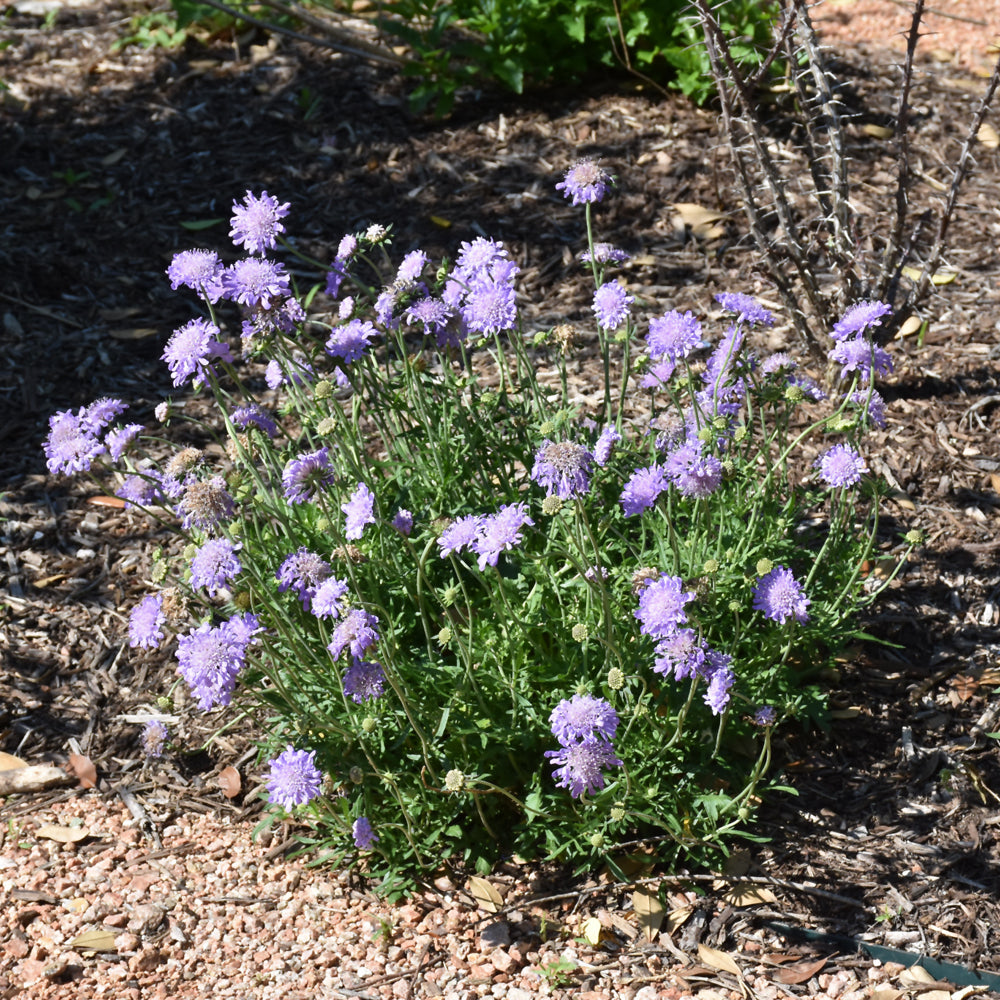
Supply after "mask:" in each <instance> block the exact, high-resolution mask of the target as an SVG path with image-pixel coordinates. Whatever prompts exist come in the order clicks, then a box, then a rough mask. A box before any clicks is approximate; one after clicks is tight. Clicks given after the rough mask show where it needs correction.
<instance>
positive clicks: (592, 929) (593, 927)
mask: <svg viewBox="0 0 1000 1000" xmlns="http://www.w3.org/2000/svg"><path fill="white" fill-rule="evenodd" d="M581 933H582V934H583V936H584V938H586V940H587V942H588V944H591V945H593V947H595V948H596V947H597V946H598V945H599V944H600V943H601V935H602V934H603V933H604V927H603V926H602V924H601V922H600V920H598V919H597V917H589V918H588V919H587V920H584V922H583V927H582V928H581Z"/></svg>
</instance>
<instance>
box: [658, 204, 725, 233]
mask: <svg viewBox="0 0 1000 1000" xmlns="http://www.w3.org/2000/svg"><path fill="white" fill-rule="evenodd" d="M671 207H672V208H673V209H674V211H675V212H677V214H678V215H679V216H680V219H681V222H683V223H684V225H685V226H690V228H691V232H692V233H693V234H694V235H695V236H697V237H698V238H699V239H703V240H713V239H717V238H718V237H720V236H722V235H723V234H724V233H725V229H723V228H722V226H718V225H716V224H715V223H717V222H718V221H719V220H720V219H724V218H725V217H726V216H725V213H724V212H716V211H714V210H713V209H711V208H705V206H704V205H698V204H696V203H695V202H691V201H677V202H674V203H673V205H672V206H671Z"/></svg>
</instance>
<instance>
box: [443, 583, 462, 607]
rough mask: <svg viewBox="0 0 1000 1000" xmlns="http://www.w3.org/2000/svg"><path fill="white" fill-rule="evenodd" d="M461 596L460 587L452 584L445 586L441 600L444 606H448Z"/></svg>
mask: <svg viewBox="0 0 1000 1000" xmlns="http://www.w3.org/2000/svg"><path fill="white" fill-rule="evenodd" d="M461 596H462V588H461V587H456V586H455V585H454V584H452V585H451V586H450V587H448V588H446V589H445V591H444V593H443V594H442V595H441V601H442V603H443V604H444V606H445V607H446V608H450V607H451V606H452V605H453V604H454V603H455V602H456V601H457V600H458V599H459V598H460V597H461Z"/></svg>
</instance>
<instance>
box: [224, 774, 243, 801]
mask: <svg viewBox="0 0 1000 1000" xmlns="http://www.w3.org/2000/svg"><path fill="white" fill-rule="evenodd" d="M219 787H220V788H221V789H222V794H223V795H225V797H226V798H227V799H234V798H236V796H237V795H239V794H240V789H241V788H242V787H243V782H242V781H241V780H240V772H239V771H237V770H236V768H235V767H224V768H223V769H222V770H221V771H220V772H219Z"/></svg>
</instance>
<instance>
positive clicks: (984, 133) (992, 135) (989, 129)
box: [976, 122, 1000, 149]
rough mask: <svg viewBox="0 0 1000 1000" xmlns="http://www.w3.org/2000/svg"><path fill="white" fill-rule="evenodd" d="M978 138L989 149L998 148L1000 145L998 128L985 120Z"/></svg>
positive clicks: (980, 127) (977, 135)
mask: <svg viewBox="0 0 1000 1000" xmlns="http://www.w3.org/2000/svg"><path fill="white" fill-rule="evenodd" d="M976 138H977V139H978V140H979V141H980V142H981V143H982V144H983V145H984V146H986V148H987V149H996V148H997V147H998V146H1000V135H997V130H996V129H995V128H994V127H993V126H992V125H991V124H990V123H989V122H983V124H982V125H980V126H979V131H978V132H977V133H976Z"/></svg>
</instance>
